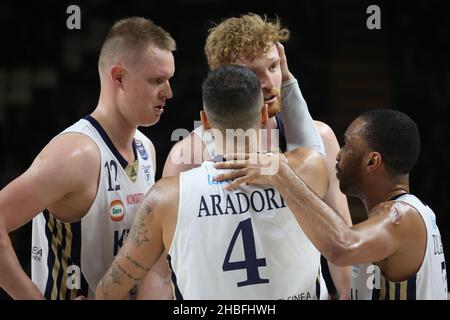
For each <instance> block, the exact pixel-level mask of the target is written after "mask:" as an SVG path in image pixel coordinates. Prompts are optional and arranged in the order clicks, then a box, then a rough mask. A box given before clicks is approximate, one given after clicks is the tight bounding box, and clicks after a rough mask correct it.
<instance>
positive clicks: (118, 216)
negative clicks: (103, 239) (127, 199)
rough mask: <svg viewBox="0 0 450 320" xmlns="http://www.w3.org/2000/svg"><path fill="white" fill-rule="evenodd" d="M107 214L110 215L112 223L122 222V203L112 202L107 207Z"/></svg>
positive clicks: (118, 201)
mask: <svg viewBox="0 0 450 320" xmlns="http://www.w3.org/2000/svg"><path fill="white" fill-rule="evenodd" d="M109 214H110V215H111V220H112V221H121V220H123V217H124V214H125V210H124V207H123V203H122V201H120V200H113V201H112V202H111V204H110V205H109Z"/></svg>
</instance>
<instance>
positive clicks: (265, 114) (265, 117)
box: [261, 103, 269, 125]
mask: <svg viewBox="0 0 450 320" xmlns="http://www.w3.org/2000/svg"><path fill="white" fill-rule="evenodd" d="M268 122H269V105H268V104H267V103H265V104H264V106H263V107H262V108H261V124H262V125H266V124H267V123H268Z"/></svg>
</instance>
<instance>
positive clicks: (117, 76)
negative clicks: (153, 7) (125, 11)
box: [0, 18, 175, 299]
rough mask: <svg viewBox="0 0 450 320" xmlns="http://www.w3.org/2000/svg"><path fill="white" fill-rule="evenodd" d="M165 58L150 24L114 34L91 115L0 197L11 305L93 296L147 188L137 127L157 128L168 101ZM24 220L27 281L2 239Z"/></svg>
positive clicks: (171, 45) (2, 260)
mask: <svg viewBox="0 0 450 320" xmlns="http://www.w3.org/2000/svg"><path fill="white" fill-rule="evenodd" d="M173 50H175V41H174V40H173V39H172V37H171V36H170V35H169V34H168V33H167V32H166V31H164V30H163V29H162V28H161V27H159V26H157V25H155V24H154V23H153V22H152V21H150V20H147V19H144V18H127V19H124V20H121V21H118V22H117V23H116V24H114V26H113V27H112V29H111V30H110V32H109V33H108V35H107V37H106V39H105V41H104V43H103V46H102V49H101V53H100V57H99V62H98V70H99V74H100V84H101V91H100V98H99V102H98V105H97V107H96V109H95V110H94V112H93V113H92V114H90V115H88V116H86V117H85V118H83V119H81V120H79V121H78V122H77V123H75V124H74V125H72V126H70V127H69V128H67V129H66V130H64V131H63V132H62V133H61V134H59V135H57V136H56V137H55V138H54V139H53V140H51V141H50V142H49V144H48V145H47V146H46V147H45V148H44V149H43V150H42V151H41V152H40V154H39V155H38V156H37V157H36V159H35V160H34V162H33V164H32V165H31V167H30V168H29V169H28V170H27V171H26V172H25V173H23V174H22V175H21V176H20V177H18V178H17V179H16V180H14V181H13V182H11V183H10V184H9V185H8V186H6V187H5V188H4V189H3V190H2V191H1V192H0V207H1V208H2V210H1V213H0V270H1V272H0V286H1V287H2V288H4V289H5V290H6V292H8V294H9V295H10V296H11V297H13V298H15V299H42V298H47V299H73V298H76V297H77V296H79V295H83V296H88V297H92V296H93V295H94V294H93V293H94V290H95V288H96V286H97V283H98V281H99V280H100V278H101V276H102V275H103V274H104V273H105V272H106V270H107V268H108V267H109V266H110V265H111V263H112V261H113V258H114V256H115V255H116V253H117V252H118V250H119V248H120V246H121V245H122V241H123V240H124V238H125V237H126V235H127V233H128V231H129V229H130V226H131V223H132V221H133V219H134V216H135V214H136V211H137V208H138V207H139V204H140V202H141V201H142V199H143V197H144V195H145V193H147V191H148V190H149V189H150V187H151V186H152V185H153V183H154V172H155V150H154V147H153V145H152V143H151V142H150V140H149V139H147V138H146V137H145V136H144V135H143V134H142V133H141V132H140V131H139V130H137V127H138V126H151V125H153V124H155V123H157V122H158V121H159V119H160V117H161V114H162V113H163V110H164V105H165V103H166V100H167V99H170V98H171V97H172V91H171V87H170V84H169V79H170V78H171V77H172V76H173V74H174V58H173V55H172V51H173ZM33 217H34V218H33ZM31 219H33V235H32V238H33V241H32V281H31V280H30V279H29V278H28V276H27V275H26V274H25V272H24V271H23V269H22V268H21V266H20V265H19V262H18V260H17V257H16V255H15V253H14V251H13V248H12V246H11V242H10V239H9V236H8V233H9V232H11V231H13V230H15V229H17V228H19V227H20V226H22V225H24V224H25V223H27V222H28V221H30V220H31Z"/></svg>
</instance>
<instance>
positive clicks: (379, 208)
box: [369, 200, 422, 229]
mask: <svg viewBox="0 0 450 320" xmlns="http://www.w3.org/2000/svg"><path fill="white" fill-rule="evenodd" d="M370 218H372V219H373V218H378V219H382V220H384V221H385V222H386V223H388V224H392V225H395V226H396V227H400V226H403V227H407V229H409V228H410V227H411V224H417V223H418V222H420V224H419V225H422V218H421V216H420V213H419V211H418V210H417V209H416V208H414V207H413V206H411V205H410V204H409V203H406V202H404V201H401V200H400V201H384V202H381V203H379V204H378V205H376V206H375V207H373V208H372V210H370V214H369V219H370Z"/></svg>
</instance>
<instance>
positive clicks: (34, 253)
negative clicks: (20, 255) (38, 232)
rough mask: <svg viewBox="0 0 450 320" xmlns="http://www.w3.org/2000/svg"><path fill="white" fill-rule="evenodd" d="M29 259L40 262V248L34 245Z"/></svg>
mask: <svg viewBox="0 0 450 320" xmlns="http://www.w3.org/2000/svg"><path fill="white" fill-rule="evenodd" d="M31 259H33V260H35V261H37V262H41V260H42V249H41V248H39V247H36V246H34V247H33V248H32V249H31Z"/></svg>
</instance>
